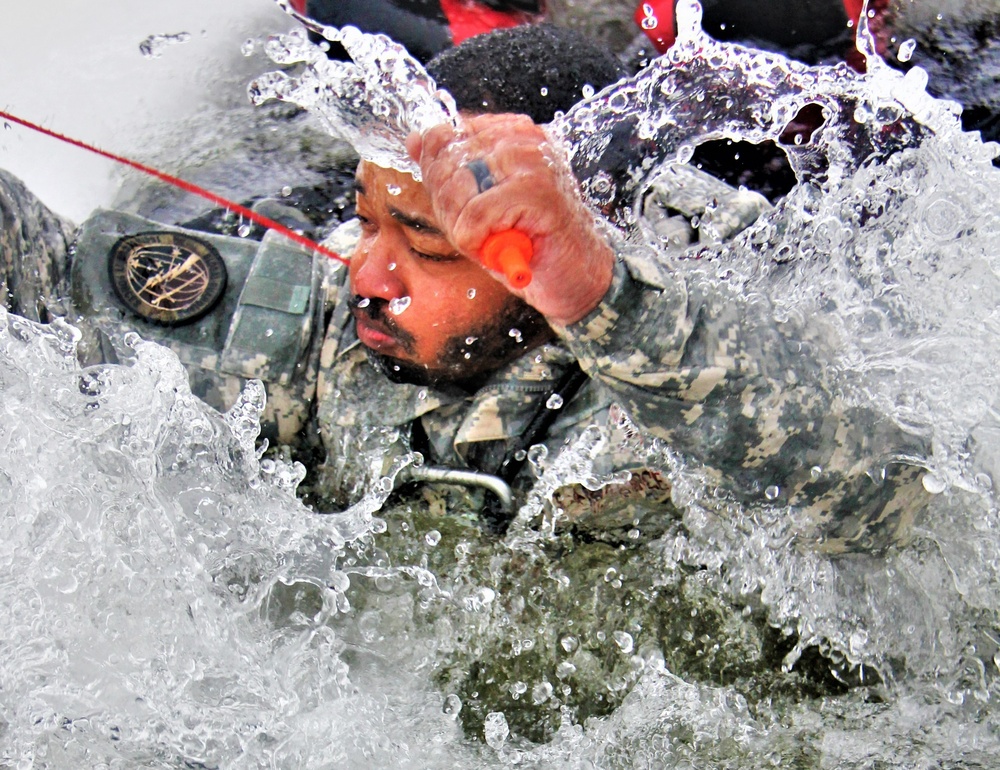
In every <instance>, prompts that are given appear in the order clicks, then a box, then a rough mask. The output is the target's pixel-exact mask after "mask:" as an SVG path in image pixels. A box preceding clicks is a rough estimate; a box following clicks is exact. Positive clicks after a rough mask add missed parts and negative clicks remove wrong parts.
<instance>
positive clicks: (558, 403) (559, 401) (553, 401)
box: [545, 393, 563, 409]
mask: <svg viewBox="0 0 1000 770" xmlns="http://www.w3.org/2000/svg"><path fill="white" fill-rule="evenodd" d="M562 405H563V397H562V396H560V395H559V394H558V393H553V394H552V395H551V396H549V400H548V401H546V402H545V408H546V409H562Z"/></svg>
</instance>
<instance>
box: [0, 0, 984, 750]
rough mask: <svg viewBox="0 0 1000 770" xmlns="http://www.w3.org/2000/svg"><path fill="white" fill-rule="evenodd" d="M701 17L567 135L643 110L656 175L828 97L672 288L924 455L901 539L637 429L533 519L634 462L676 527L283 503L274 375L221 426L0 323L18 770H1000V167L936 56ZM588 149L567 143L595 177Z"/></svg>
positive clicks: (587, 448) (0, 729) (625, 427)
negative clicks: (756, 42) (844, 63)
mask: <svg viewBox="0 0 1000 770" xmlns="http://www.w3.org/2000/svg"><path fill="white" fill-rule="evenodd" d="M688 10H689V13H693V9H690V8H689V9H688ZM682 21H683V18H682ZM695 21H696V20H695V19H693V17H690V16H689V17H688V18H687V21H686V22H684V24H685V25H686V26H685V25H682V44H681V45H680V46H679V48H678V50H677V52H676V54H674V56H675V61H673V62H670V64H671V65H676V69H671V68H670V67H665V68H663V69H661V70H652V71H650V72H648V73H646V74H645V75H644V76H642V77H640V79H639V80H638V81H636V82H635V83H633V84H631V85H629V86H626V87H625V88H622V89H619V90H618V91H617V92H606V93H604V94H598V95H596V96H595V98H594V99H593V100H592V101H591V102H589V103H588V104H587V105H585V106H584V107H582V108H580V109H579V110H578V111H575V112H574V113H572V114H571V115H569V116H567V118H566V119H565V120H564V121H563V122H559V123H557V125H556V126H554V127H553V130H554V135H555V137H557V138H558V137H562V138H566V139H569V140H571V141H572V140H573V139H574V130H576V129H575V127H583V129H582V130H583V133H584V134H586V135H588V136H594V135H596V136H598V137H599V136H600V135H601V127H602V126H603V125H604V124H602V123H601V122H600V121H601V120H602V117H601V116H602V115H608V114H609V111H610V114H611V115H614V116H617V117H616V118H615V120H617V121H618V122H619V123H620V122H623V117H628V116H632V117H633V118H634V122H633V123H632V124H631V125H632V126H634V130H636V131H638V132H641V133H642V134H644V135H645V136H646V137H647V138H650V139H653V138H655V139H656V146H657V147H659V148H660V149H659V151H658V154H656V155H654V156H652V158H653V159H652V160H651V161H650V162H649V163H648V164H647V167H646V168H642V164H641V163H640V165H639V168H638V169H637V170H635V173H636V175H637V176H638V175H640V174H641V173H646V172H649V171H651V170H652V169H653V167H654V166H655V165H656V163H659V162H661V161H668V162H669V161H672V160H674V159H676V158H678V157H680V158H681V159H682V160H683V159H684V158H685V157H687V156H688V155H689V153H690V151H691V149H692V148H693V144H695V143H696V142H697V141H698V140H699V137H702V138H704V136H710V137H711V138H722V139H727V138H728V139H748V140H751V141H762V140H764V139H767V138H774V137H776V136H777V135H778V134H779V133H780V131H781V129H782V128H783V126H784V125H785V123H787V121H788V120H789V119H790V118H791V116H793V115H794V114H795V112H796V111H797V110H798V109H799V108H800V107H801V106H802V105H803V104H805V103H807V102H815V103H818V104H820V105H822V106H823V107H824V108H826V109H827V125H826V127H825V128H824V129H822V130H821V131H820V132H818V133H817V134H816V135H814V138H813V140H812V142H811V143H810V144H807V145H804V146H801V147H798V148H793V149H792V150H791V151H790V154H791V156H792V163H793V166H794V167H795V168H796V170H797V172H798V173H799V175H800V177H801V178H802V180H803V183H802V184H800V185H799V186H797V187H796V188H795V189H794V190H793V191H792V192H791V193H790V195H789V196H788V197H787V198H786V199H785V200H784V201H783V202H782V203H781V204H780V205H779V206H778V208H777V209H776V211H775V212H773V213H772V214H770V215H769V216H767V217H766V218H765V219H764V220H762V221H760V222H759V223H757V224H756V225H755V226H754V227H753V228H751V229H750V230H749V231H747V232H746V233H744V234H743V235H742V236H741V237H740V238H739V239H738V240H737V242H736V243H735V244H732V245H731V246H729V247H727V248H725V249H702V250H700V251H698V252H692V253H689V254H687V255H686V257H687V258H685V259H675V260H674V267H675V269H676V270H677V272H678V274H680V275H683V276H684V277H685V279H686V280H688V281H690V282H692V283H694V284H697V285H700V286H704V287H710V288H711V289H712V290H713V291H718V292H724V293H726V294H727V295H728V296H730V297H731V299H732V301H734V302H737V301H738V302H757V303H763V304H764V305H765V306H766V307H767V308H768V309H769V312H770V313H771V317H772V318H773V319H774V320H775V322H777V323H780V324H797V325H801V326H803V328H808V329H809V330H810V331H811V332H812V333H816V334H818V333H822V334H823V335H825V336H826V338H827V339H832V340H834V341H836V343H837V344H836V346H835V347H836V349H837V350H838V351H839V353H838V355H837V356H835V357H833V358H832V359H830V360H829V361H828V362H827V363H826V366H825V368H824V370H823V373H822V374H823V377H824V381H825V382H826V383H828V386H829V387H831V388H835V389H837V391H838V392H839V393H841V394H842V397H843V399H844V400H845V402H846V403H848V404H858V405H863V406H869V407H874V408H876V409H878V410H879V411H880V412H881V413H883V414H885V415H886V419H888V420H893V421H895V422H897V423H899V424H901V425H904V426H906V427H907V428H908V429H909V430H911V431H912V432H915V433H918V434H920V435H922V436H924V437H926V438H927V441H928V446H930V447H931V451H930V452H929V453H928V454H927V455H926V456H922V457H915V458H909V459H910V460H912V461H914V462H917V463H919V464H921V465H923V466H925V467H926V468H927V469H928V474H927V475H926V476H925V481H924V483H925V487H926V488H927V489H928V491H930V492H933V493H934V498H933V504H932V506H931V509H930V511H929V512H928V513H927V515H926V516H925V517H923V518H922V519H921V520H920V521H919V522H918V523H917V529H916V532H915V538H914V540H913V542H912V543H910V544H908V545H906V546H905V547H900V548H898V549H893V550H890V551H889V552H888V553H884V554H873V555H863V554H862V555H851V556H839V557H835V556H833V557H832V556H827V555H824V554H822V553H821V552H818V551H817V550H815V549H814V548H812V545H813V544H814V543H815V540H813V539H811V538H813V537H814V536H815V535H814V533H812V532H811V530H810V529H809V527H808V524H807V523H805V522H801V521H799V520H798V519H797V517H796V515H795V512H794V511H789V510H785V509H783V508H781V507H780V506H778V505H776V504H771V503H769V502H768V500H767V497H768V496H767V495H766V494H764V495H762V498H761V502H760V504H759V505H754V506H738V505H736V504H734V503H730V502H728V501H727V499H726V497H725V495H724V494H723V493H721V492H720V491H719V490H718V489H716V488H715V486H714V485H712V484H709V483H708V482H707V481H706V479H705V477H704V476H703V475H702V474H701V473H700V472H699V469H698V468H695V467H691V466H690V465H689V464H688V463H687V462H686V461H685V459H684V458H683V457H681V456H679V455H677V454H676V453H674V452H672V451H671V450H670V448H669V447H665V446H662V445H660V444H658V443H657V442H654V441H647V440H646V439H644V438H643V437H642V435H641V433H639V432H637V431H636V429H635V428H634V426H632V425H631V424H630V423H629V422H628V419H627V417H626V416H625V415H621V414H618V415H616V416H617V420H618V430H616V431H615V432H614V435H610V436H609V435H603V434H601V433H600V432H599V431H591V432H588V433H586V434H585V435H584V436H583V437H582V438H581V440H580V441H579V442H578V444H577V445H576V446H574V447H572V448H570V449H569V450H568V451H567V452H565V453H564V454H562V455H560V456H558V457H542V456H539V455H537V454H535V455H533V456H532V458H531V459H532V461H533V462H534V464H535V466H536V468H537V470H538V473H539V476H540V478H539V482H538V485H537V488H536V493H537V494H536V495H535V496H534V497H533V498H532V499H530V500H529V501H528V504H527V507H526V509H525V510H524V511H522V514H521V519H522V524H523V522H526V521H528V520H531V519H532V518H533V516H534V514H535V513H537V512H538V511H539V509H540V508H541V500H542V499H543V498H544V497H545V496H546V495H547V494H548V493H550V492H551V491H552V490H554V489H556V488H558V487H559V486H561V485H563V484H565V483H567V482H571V481H584V482H586V483H588V484H591V485H593V483H594V482H593V480H592V479H591V476H592V472H591V469H590V462H589V460H590V459H591V458H592V457H594V456H595V455H597V454H598V453H600V452H601V451H602V449H603V447H604V446H605V445H606V443H607V442H609V441H620V440H628V441H633V442H637V443H638V444H639V445H640V446H642V447H643V448H644V450H645V451H646V452H648V454H649V457H650V462H651V464H653V465H655V466H657V467H661V468H663V469H664V470H665V471H666V472H667V473H668V475H669V477H670V479H671V481H672V483H673V484H674V503H675V504H676V506H677V509H678V512H677V515H676V517H675V518H672V519H670V520H669V521H666V522H665V523H664V529H665V532H663V533H662V534H660V535H658V536H657V537H649V536H645V535H644V534H643V533H642V532H635V533H634V534H633V533H628V535H626V536H625V537H623V538H622V539H621V542H612V543H601V542H591V543H586V542H572V541H569V540H567V539H566V538H565V537H563V536H560V535H558V534H553V533H552V531H551V529H550V528H549V527H547V526H546V524H545V523H543V524H542V525H541V526H540V527H537V528H532V527H527V526H523V525H517V524H516V525H515V527H514V529H513V531H512V533H511V534H510V535H509V536H508V537H507V538H506V539H505V540H504V541H499V542H498V541H496V540H495V539H493V538H490V537H487V536H484V535H482V534H481V533H480V532H479V530H478V529H477V528H476V527H475V526H474V525H473V524H472V523H470V522H469V519H468V517H463V516H461V515H456V513H459V512H460V511H461V509H460V507H457V506H455V505H452V507H451V510H450V513H449V514H448V515H442V513H443V511H442V505H441V502H442V501H441V500H439V499H436V498H432V497H428V498H426V499H424V498H422V497H420V496H417V497H416V498H408V499H402V500H401V499H397V498H393V499H392V500H391V501H390V502H389V504H388V505H386V506H383V505H382V504H383V502H384V501H385V500H386V496H387V494H388V490H389V488H390V485H391V484H390V482H386V483H385V484H384V485H381V486H380V487H378V488H376V489H373V490H372V491H371V492H370V494H369V496H368V497H367V498H366V499H365V500H363V501H361V502H360V503H359V504H358V505H356V506H354V507H352V508H351V509H349V510H347V511H343V512H337V513H332V514H328V515H322V516H321V515H318V514H316V513H314V512H311V511H309V510H308V509H306V508H305V507H304V506H303V505H302V504H301V503H300V502H298V501H297V500H296V498H295V496H294V490H295V488H296V486H297V484H298V483H299V481H300V480H301V477H302V469H301V468H300V467H298V466H295V465H292V464H290V463H286V462H283V461H280V460H273V459H270V460H261V459H260V447H259V446H258V445H256V443H255V438H256V415H257V414H258V413H259V409H260V397H261V394H260V393H259V392H258V391H257V390H256V389H254V388H251V389H249V390H248V392H247V393H245V394H244V397H243V400H242V401H241V403H240V404H238V405H237V406H236V407H234V409H233V410H232V411H231V412H230V413H228V414H226V415H219V414H217V413H215V412H213V411H212V410H211V409H209V408H208V407H206V406H204V405H203V404H202V403H201V402H199V401H198V400H197V399H196V398H194V397H193V396H192V395H191V394H190V392H189V390H188V388H187V385H186V377H185V374H184V371H183V369H182V368H181V366H180V364H179V363H178V362H177V360H176V358H174V357H173V356H172V354H170V353H169V352H167V351H165V350H163V349H161V348H158V347H156V346H154V345H152V344H148V343H144V342H142V341H140V340H138V339H134V340H130V344H131V347H132V349H133V350H134V356H133V358H132V360H130V361H127V362H126V363H124V364H123V365H120V366H106V367H99V368H96V369H89V370H81V369H80V368H79V367H78V365H77V364H76V363H75V357H74V352H73V345H74V340H75V334H74V331H73V330H72V329H71V328H69V327H67V326H64V325H57V326H54V327H40V326H36V325H33V324H30V323H28V322H25V321H23V320H21V319H18V318H15V317H12V316H7V315H6V314H3V315H2V316H0V392H2V394H3V398H2V399H0V527H2V534H0V563H2V569H0V607H2V610H0V612H2V614H0V620H2V623H0V691H2V692H3V696H4V697H3V702H4V708H3V711H2V712H0V719H2V722H0V766H4V767H11V768H15V767H17V768H30V767H38V768H43V767H50V768H67V769H68V768H79V767H113V768H137V767H150V768H154V767H155V768H161V767H177V768H183V767H225V768H269V767H275V768H292V767H303V768H326V767H350V768H367V767H394V768H395V767H399V768H409V767H414V768H426V767H430V768H444V767H456V768H469V767H472V768H475V767H483V768H487V767H502V766H508V765H510V766H518V767H539V768H543V767H544V768H551V767H564V768H595V767H601V768H647V767H648V768H654V767H655V768H659V767H720V768H721V767H724V768H754V767H761V768H763V767H802V768H842V767H848V768H874V767H878V768H913V767H943V768H959V767H961V768H977V767H978V768H991V767H995V766H996V757H997V756H1000V739H998V735H1000V732H998V731H1000V713H998V707H997V704H996V699H997V698H998V697H1000V685H998V683H997V682H998V676H1000V606H998V601H1000V600H998V597H1000V575H998V574H997V571H998V569H1000V533H998V524H1000V522H998V517H997V511H996V506H995V502H994V495H993V489H992V487H993V480H994V479H995V478H996V455H997V452H998V449H1000V432H998V427H997V425H998V423H997V419H998V415H997V413H996V407H995V399H996V394H997V393H998V392H1000V390H998V385H1000V383H998V381H997V380H998V378H1000V368H998V366H997V363H998V362H997V360H996V359H997V356H998V353H997V350H998V345H997V341H998V330H997V321H998V318H997V311H996V308H997V305H998V302H997V300H998V297H1000V278H998V266H1000V265H998V262H997V260H998V247H997V245H996V244H997V236H998V235H1000V204H998V202H997V200H998V197H1000V196H998V195H997V189H998V178H997V173H998V171H997V170H996V169H994V168H993V166H992V165H991V160H992V157H993V155H994V154H995V148H994V147H989V146H984V145H982V144H981V143H980V142H979V140H978V138H977V137H976V136H975V135H971V134H965V133H962V132H961V131H960V129H959V125H958V119H957V116H956V110H955V109H954V108H953V106H951V105H949V104H947V103H943V102H939V101H935V100H932V99H930V97H928V96H927V95H926V93H925V92H924V90H923V87H922V86H923V84H922V83H921V82H920V72H919V71H918V70H915V71H913V72H911V73H910V74H909V75H907V76H906V78H903V77H902V76H901V75H899V74H897V73H894V72H892V71H889V70H887V69H883V68H880V67H878V66H875V65H874V63H873V66H872V67H871V68H870V74H869V75H868V76H865V77H861V76H857V75H854V74H853V73H851V72H849V71H847V70H846V69H839V68H838V69H830V68H816V69H809V68H804V67H799V66H797V65H791V64H789V63H786V62H784V60H781V59H779V58H778V57H774V56H763V55H759V54H757V53H755V52H752V51H748V50H746V49H740V48H738V47H734V46H719V45H716V44H714V43H712V42H711V41H709V40H707V39H705V38H703V37H701V36H700V35H698V34H697V32H696V30H695V26H696V25H695ZM296 44H298V43H296ZM643 78H645V79H643ZM636 94H638V96H635V95H636ZM649 94H653V95H654V96H656V95H657V94H659V96H656V98H655V99H653V98H651V97H649V96H648V95H649ZM720 94H724V95H725V96H727V97H728V98H730V99H732V104H726V103H725V102H724V101H720V100H719V98H718V97H719V96H720ZM660 96H662V97H663V99H662V100H661V99H660ZM637 103H639V104H654V103H655V104H657V105H663V106H662V108H660V107H658V108H657V109H653V110H646V111H644V112H642V113H641V114H637V113H636V112H634V107H635V105H636V104H637ZM840 105H846V107H845V108H843V109H842V108H841V106H840ZM686 106H687V107H689V108H690V109H686V108H685V107H686ZM630 110H633V111H631V112H630ZM591 119H592V120H593V121H594V122H593V123H590V122H588V121H590V120H591ZM699 132H701V133H699ZM596 145H597V146H591V145H587V144H586V143H581V142H579V141H577V142H575V144H574V145H573V147H574V148H575V149H574V150H573V151H574V152H578V153H581V155H579V156H578V157H577V158H575V162H576V163H577V167H578V168H579V167H581V165H585V163H587V162H591V161H592V160H593V159H594V158H596V157H599V156H600V154H601V152H602V151H603V148H602V147H601V146H600V143H599V142H597V143H596ZM584 155H585V156H586V157H583V156H584ZM820 161H822V162H820ZM824 169H826V170H824ZM588 194H589V195H590V196H591V199H592V201H593V202H594V203H595V205H597V206H600V205H602V204H605V203H606V202H607V201H608V200H611V199H612V198H616V197H619V196H621V195H626V194H630V191H629V190H618V189H614V190H613V189H611V187H609V186H608V185H607V184H603V183H599V184H594V185H591V186H590V187H589V188H588ZM609 196H610V197H609ZM637 237H638V236H637ZM696 255H698V256H700V257H701V258H700V259H692V258H691V257H693V256H696ZM808 353H809V350H808V349H804V351H803V354H804V355H807V354H808ZM871 472H872V473H873V474H877V473H878V472H879V468H878V466H877V464H875V465H873V467H872V469H871ZM817 473H822V469H817ZM380 506H381V507H380Z"/></svg>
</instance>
